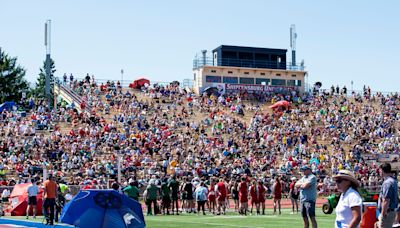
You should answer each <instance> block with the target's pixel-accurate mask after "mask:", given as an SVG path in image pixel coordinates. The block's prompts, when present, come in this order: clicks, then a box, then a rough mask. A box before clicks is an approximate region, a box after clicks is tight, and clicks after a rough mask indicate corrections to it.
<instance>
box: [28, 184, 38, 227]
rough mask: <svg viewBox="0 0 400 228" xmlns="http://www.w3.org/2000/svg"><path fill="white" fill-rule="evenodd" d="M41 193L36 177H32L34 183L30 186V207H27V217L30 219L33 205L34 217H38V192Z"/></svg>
mask: <svg viewBox="0 0 400 228" xmlns="http://www.w3.org/2000/svg"><path fill="white" fill-rule="evenodd" d="M38 193H39V187H38V186H37V185H36V183H35V179H32V185H30V186H29V187H28V207H27V208H26V219H29V211H30V209H31V207H33V219H35V218H36V211H37V207H36V205H37V194H38Z"/></svg>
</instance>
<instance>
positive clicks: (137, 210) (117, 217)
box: [61, 190, 146, 228]
mask: <svg viewBox="0 0 400 228" xmlns="http://www.w3.org/2000/svg"><path fill="white" fill-rule="evenodd" d="M61 222H63V223H66V224H71V225H75V226H77V227H90V228H106V227H121V228H124V227H125V228H133V227H135V228H141V227H145V226H146V224H145V221H144V217H143V212H142V206H141V205H140V203H139V202H137V201H135V200H132V199H130V198H128V197H127V196H125V195H124V194H121V193H119V192H117V191H114V190H81V191H80V192H79V193H78V194H77V195H76V196H75V197H74V198H73V199H72V200H71V202H69V203H68V204H66V205H65V206H64V208H63V211H62V214H61Z"/></svg>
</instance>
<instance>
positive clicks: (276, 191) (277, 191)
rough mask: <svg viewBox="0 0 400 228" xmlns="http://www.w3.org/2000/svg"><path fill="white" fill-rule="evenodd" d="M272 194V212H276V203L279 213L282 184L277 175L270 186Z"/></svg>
mask: <svg viewBox="0 0 400 228" xmlns="http://www.w3.org/2000/svg"><path fill="white" fill-rule="evenodd" d="M272 195H273V197H274V214H275V213H276V206H277V204H278V208H279V214H281V199H282V185H281V182H280V181H279V177H276V179H275V183H274V185H273V187H272Z"/></svg>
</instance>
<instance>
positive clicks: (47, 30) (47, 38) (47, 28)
mask: <svg viewBox="0 0 400 228" xmlns="http://www.w3.org/2000/svg"><path fill="white" fill-rule="evenodd" d="M44 46H46V67H45V68H46V88H45V92H46V99H47V104H48V105H49V108H50V104H51V95H50V76H51V58H50V53H51V20H47V21H46V23H45V24H44Z"/></svg>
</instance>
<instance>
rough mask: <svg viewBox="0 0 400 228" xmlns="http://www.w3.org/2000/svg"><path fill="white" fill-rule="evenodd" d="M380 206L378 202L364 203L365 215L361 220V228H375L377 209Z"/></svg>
mask: <svg viewBox="0 0 400 228" xmlns="http://www.w3.org/2000/svg"><path fill="white" fill-rule="evenodd" d="M377 207H378V204H377V203H376V202H364V203H363V208H362V211H363V214H362V218H361V223H360V228H374V225H375V222H376V221H378V220H377V219H376V208H377Z"/></svg>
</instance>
